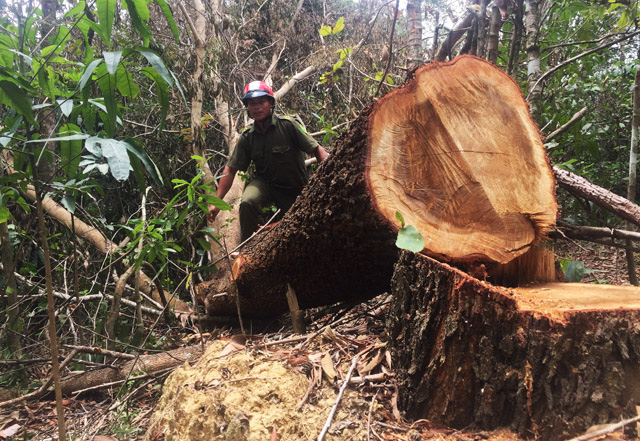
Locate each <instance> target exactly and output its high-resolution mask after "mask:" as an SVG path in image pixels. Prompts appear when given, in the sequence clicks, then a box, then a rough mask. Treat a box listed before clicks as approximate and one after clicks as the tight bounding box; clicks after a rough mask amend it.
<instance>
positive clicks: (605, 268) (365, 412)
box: [0, 243, 628, 441]
mask: <svg viewBox="0 0 640 441" xmlns="http://www.w3.org/2000/svg"><path fill="white" fill-rule="evenodd" d="M556 253H557V256H558V258H560V259H568V260H578V261H583V262H584V265H585V268H586V269H587V271H586V272H585V273H586V274H585V278H584V280H583V281H585V282H594V283H612V284H619V285H626V284H628V280H627V275H626V274H627V273H626V260H625V256H624V253H623V252H621V251H620V250H617V249H615V248H611V247H604V246H600V245H584V243H565V244H563V245H562V246H559V247H556ZM387 303H388V298H387V297H386V296H380V297H377V298H376V299H373V300H371V301H369V302H367V303H365V304H362V305H358V306H356V307H355V308H352V309H348V310H340V309H339V308H337V310H334V309H325V310H322V309H321V310H314V311H309V312H308V313H309V314H314V315H315V320H313V322H312V323H311V324H310V325H309V328H308V329H307V331H308V334H307V336H303V337H300V336H295V335H293V334H292V333H291V332H290V329H289V324H288V322H287V320H286V318H282V319H281V321H280V322H274V323H272V326H271V328H272V329H276V330H275V331H268V332H260V333H259V334H258V335H252V336H248V337H241V336H238V335H237V334H238V330H236V329H233V328H229V327H225V328H220V329H214V330H213V331H211V333H210V334H207V335H205V341H206V344H207V351H206V354H205V355H204V356H203V357H201V359H200V360H199V361H198V362H197V363H195V364H194V365H193V366H190V365H188V364H185V365H183V366H182V367H180V368H179V369H177V370H175V371H174V372H172V373H171V374H170V375H168V377H167V376H162V377H159V378H152V379H150V380H146V381H142V380H141V381H138V382H136V383H131V384H126V385H125V386H124V387H121V388H116V389H110V390H106V391H104V390H103V391H97V392H95V393H91V394H84V395H81V396H78V397H75V398H68V399H66V400H65V403H64V404H65V418H66V420H67V428H68V429H67V430H68V432H69V435H70V436H69V437H70V439H73V440H96V441H113V440H119V441H124V440H144V441H159V440H167V441H169V440H185V441H187V440H191V441H200V440H212V441H215V440H225V441H253V440H268V441H274V440H283V441H284V440H311V439H318V437H319V435H320V434H321V433H322V432H323V431H325V430H326V434H325V435H324V439H326V440H344V439H352V440H354V441H355V440H358V441H360V440H363V441H365V440H366V441H368V440H385V441H386V440H407V441H420V440H442V441H449V440H455V441H464V440H494V441H517V440H520V438H518V437H517V436H516V435H514V434H513V433H511V432H509V431H508V430H506V429H503V430H497V431H491V432H487V431H478V430H475V429H474V428H473V427H468V428H465V429H463V430H455V429H451V428H447V427H442V426H439V425H437V424H434V423H431V422H429V421H425V420H421V421H414V422H412V421H406V420H404V419H403V418H402V415H401V414H400V412H398V409H397V408H396V406H395V399H396V394H397V392H396V389H395V386H394V381H393V378H394V377H393V364H392V360H391V358H390V355H389V353H388V351H387V349H386V346H385V344H384V320H385V313H386V305H387ZM199 342H200V340H199V336H198V335H196V334H193V335H189V336H186V337H184V342H183V343H184V344H200V343H199ZM356 357H357V361H356V362H355V367H356V369H355V370H354V371H352V372H353V373H352V374H351V375H350V373H349V371H350V368H351V366H352V363H354V359H355V358H356ZM349 377H351V378H350V379H349V381H348V378H349ZM354 377H355V378H354ZM347 381H348V382H349V384H348V387H346V388H345V392H344V395H342V396H341V397H340V398H338V397H339V395H340V391H341V388H342V386H343V385H344V384H345V382H347ZM334 406H335V407H336V410H335V415H333V417H332V418H331V419H330V421H329V419H328V418H329V414H330V412H331V411H332V408H333V407H334ZM12 431H13V433H12ZM56 438H57V435H56V414H55V405H54V402H53V398H50V399H48V400H43V401H39V402H34V401H27V402H23V403H21V404H18V405H16V406H15V407H14V408H10V409H1V410H0V440H3V439H16V440H18V439H33V440H49V439H56ZM596 439H605V438H602V437H599V438H596ZM606 439H608V440H614V439H625V438H624V435H623V434H622V433H620V432H617V433H614V434H611V435H609V437H608V438H606Z"/></svg>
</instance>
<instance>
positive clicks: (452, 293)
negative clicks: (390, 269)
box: [387, 252, 640, 440]
mask: <svg viewBox="0 0 640 441" xmlns="http://www.w3.org/2000/svg"><path fill="white" fill-rule="evenodd" d="M391 292H392V293H393V297H392V298H393V300H392V304H391V311H390V313H389V315H388V321H387V330H388V333H389V339H390V345H391V352H392V357H393V360H394V368H395V372H396V375H397V380H398V386H399V400H398V405H399V407H400V408H401V410H403V411H405V412H406V415H407V416H408V417H410V418H415V419H418V418H427V419H429V420H432V421H434V422H438V423H441V424H446V425H449V426H453V427H458V428H462V427H466V426H468V425H470V424H474V425H476V426H477V427H481V428H486V429H491V428H496V427H501V426H509V427H510V428H511V429H512V430H514V431H516V432H518V433H519V434H521V435H523V436H526V437H531V436H535V437H537V438H540V439H544V440H556V439H566V438H569V437H571V436H574V435H576V434H579V433H582V432H584V431H585V430H586V429H588V428H589V427H591V426H593V425H596V424H604V423H609V422H614V421H619V420H620V419H622V418H625V417H630V416H634V415H635V414H636V407H635V405H636V403H637V402H638V400H640V289H638V288H636V287H622V286H611V285H590V284H571V283H552V284H547V285H537V286H532V287H528V288H515V289H507V288H501V287H496V286H492V285H490V284H488V283H485V282H482V281H479V280H477V279H474V278H472V277H470V276H469V275H468V274H466V273H463V272H461V271H459V270H457V269H455V268H452V267H451V266H448V265H446V264H443V263H440V262H437V261H435V260H433V259H430V258H428V257H425V256H421V255H413V254H410V253H406V252H405V253H403V254H402V255H401V257H400V259H399V261H398V263H397V265H396V267H395V271H394V275H393V280H392V288H391Z"/></svg>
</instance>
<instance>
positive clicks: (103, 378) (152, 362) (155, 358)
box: [62, 345, 202, 395]
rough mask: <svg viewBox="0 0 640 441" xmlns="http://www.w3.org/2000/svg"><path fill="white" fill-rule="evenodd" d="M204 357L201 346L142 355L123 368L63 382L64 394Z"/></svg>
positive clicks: (87, 374) (80, 376)
mask: <svg viewBox="0 0 640 441" xmlns="http://www.w3.org/2000/svg"><path fill="white" fill-rule="evenodd" d="M201 355H202V348H201V347H200V345H194V346H186V347H183V348H178V349H174V350H172V351H167V352H161V353H158V354H151V355H141V356H139V358H138V359H137V360H131V361H128V362H126V363H124V364H122V365H121V366H115V367H108V368H104V369H98V370H95V371H90V372H85V373H82V374H80V375H76V376H73V377H68V378H65V379H63V380H62V393H63V394H65V395H70V394H74V393H77V392H79V391H82V390H90V389H93V388H96V387H99V386H101V385H106V384H120V383H121V382H122V381H125V380H127V379H131V378H129V377H128V375H129V373H130V372H132V371H134V372H144V373H145V374H147V375H150V374H153V373H156V372H160V371H162V370H165V369H167V368H172V367H175V366H178V365H180V364H182V363H184V362H185V361H189V362H193V361H195V360H197V359H198V358H199V357H200V356H201Z"/></svg>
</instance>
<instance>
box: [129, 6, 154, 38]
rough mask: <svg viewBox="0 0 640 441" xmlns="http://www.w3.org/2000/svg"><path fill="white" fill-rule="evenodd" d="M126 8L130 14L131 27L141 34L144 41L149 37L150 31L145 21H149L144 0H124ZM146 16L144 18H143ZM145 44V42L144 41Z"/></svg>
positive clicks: (147, 9)
mask: <svg viewBox="0 0 640 441" xmlns="http://www.w3.org/2000/svg"><path fill="white" fill-rule="evenodd" d="M126 4H127V9H128V10H129V15H130V16H131V23H133V27H134V28H136V30H137V31H138V32H139V33H140V35H142V37H143V39H144V40H145V41H146V40H148V39H149V38H151V32H150V31H149V27H148V26H147V25H146V23H145V22H147V21H149V8H148V7H147V3H146V1H145V0H126ZM145 17H146V19H145ZM145 45H146V43H145Z"/></svg>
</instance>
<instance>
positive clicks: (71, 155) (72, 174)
mask: <svg viewBox="0 0 640 441" xmlns="http://www.w3.org/2000/svg"><path fill="white" fill-rule="evenodd" d="M77 134H82V130H81V129H80V127H78V126H76V125H75V124H65V125H63V126H62V127H60V131H59V132H58V136H60V137H61V138H65V137H67V136H73V135H77ZM81 154H82V139H72V140H61V141H60V166H61V167H62V171H63V172H64V174H65V176H67V178H68V179H75V178H76V176H77V175H78V164H80V160H81V159H82V157H81Z"/></svg>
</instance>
